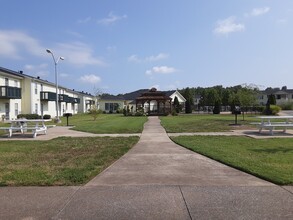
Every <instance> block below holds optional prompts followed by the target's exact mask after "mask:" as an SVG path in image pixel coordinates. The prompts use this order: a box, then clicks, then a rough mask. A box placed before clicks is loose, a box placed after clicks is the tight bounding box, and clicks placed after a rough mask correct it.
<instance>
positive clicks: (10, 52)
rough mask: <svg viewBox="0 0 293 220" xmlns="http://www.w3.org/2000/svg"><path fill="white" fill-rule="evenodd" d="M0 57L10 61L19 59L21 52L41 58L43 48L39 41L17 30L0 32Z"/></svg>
mask: <svg viewBox="0 0 293 220" xmlns="http://www.w3.org/2000/svg"><path fill="white" fill-rule="evenodd" d="M0 48H1V49H0V56H4V57H7V58H12V59H21V58H22V57H23V56H24V55H23V52H26V53H29V54H32V55H35V56H42V55H44V54H45V53H44V51H45V48H43V47H42V46H41V45H40V43H39V41H38V40H37V39H35V38H33V37H31V36H29V35H28V34H26V33H24V32H22V31H18V30H0Z"/></svg>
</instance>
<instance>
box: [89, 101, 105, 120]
mask: <svg viewBox="0 0 293 220" xmlns="http://www.w3.org/2000/svg"><path fill="white" fill-rule="evenodd" d="M88 113H89V114H90V115H91V116H92V117H93V119H94V121H95V120H96V119H97V117H98V116H99V114H101V113H102V110H100V109H98V108H97V106H96V105H94V106H92V107H91V108H90V109H89V110H88Z"/></svg>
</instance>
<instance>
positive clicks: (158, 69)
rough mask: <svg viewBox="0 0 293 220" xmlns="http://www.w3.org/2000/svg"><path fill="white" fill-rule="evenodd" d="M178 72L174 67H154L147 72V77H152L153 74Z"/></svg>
mask: <svg viewBox="0 0 293 220" xmlns="http://www.w3.org/2000/svg"><path fill="white" fill-rule="evenodd" d="M174 72H177V70H176V69H175V68H173V67H168V66H154V67H153V68H152V69H150V70H147V71H146V72H145V74H146V75H152V74H156V73H157V74H170V73H174Z"/></svg>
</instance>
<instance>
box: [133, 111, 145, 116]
mask: <svg viewBox="0 0 293 220" xmlns="http://www.w3.org/2000/svg"><path fill="white" fill-rule="evenodd" d="M134 115H135V116H143V115H144V114H143V112H135V114H134Z"/></svg>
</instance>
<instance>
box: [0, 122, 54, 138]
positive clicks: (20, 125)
mask: <svg viewBox="0 0 293 220" xmlns="http://www.w3.org/2000/svg"><path fill="white" fill-rule="evenodd" d="M47 121H50V120H44V119H16V120H11V121H10V122H11V126H10V127H1V128H0V130H5V131H7V132H8V137H11V136H12V134H13V132H14V131H16V132H17V131H20V132H21V133H22V134H23V133H24V132H26V131H32V134H33V138H35V137H36V136H37V134H38V133H40V132H43V133H44V134H47V126H46V125H45V122H47Z"/></svg>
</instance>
